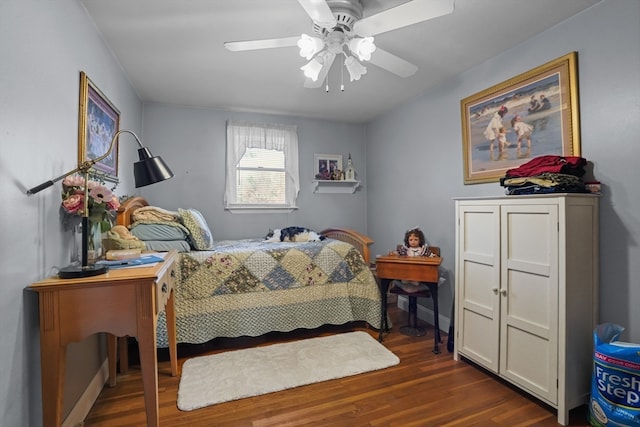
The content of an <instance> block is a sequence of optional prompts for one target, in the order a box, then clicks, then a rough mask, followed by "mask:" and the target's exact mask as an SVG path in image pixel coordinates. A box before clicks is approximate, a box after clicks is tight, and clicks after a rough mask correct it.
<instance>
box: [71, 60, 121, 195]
mask: <svg viewBox="0 0 640 427" xmlns="http://www.w3.org/2000/svg"><path fill="white" fill-rule="evenodd" d="M78 122H79V123H78V163H82V162H84V161H86V160H89V159H95V158H97V157H100V156H102V155H103V154H105V153H106V152H107V151H108V150H109V146H110V145H111V139H112V138H113V135H115V134H116V132H118V130H119V127H120V111H118V109H117V108H116V107H115V106H114V105H113V104H112V103H111V101H109V99H108V98H107V97H106V96H104V94H103V93H102V92H101V91H100V89H98V88H97V87H96V86H95V85H94V84H93V82H92V81H91V80H89V77H87V74H86V73H85V72H84V71H81V72H80V116H79V120H78ZM93 168H94V169H95V170H97V171H98V172H100V173H101V175H102V176H104V178H105V179H108V180H109V181H114V182H118V144H116V145H115V147H114V148H113V151H111V153H109V155H108V156H107V157H106V158H104V159H103V160H101V161H99V162H98V163H96V164H95V165H94V166H93Z"/></svg>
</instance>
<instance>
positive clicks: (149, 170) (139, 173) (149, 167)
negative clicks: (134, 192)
mask: <svg viewBox="0 0 640 427" xmlns="http://www.w3.org/2000/svg"><path fill="white" fill-rule="evenodd" d="M138 156H139V157H140V161H138V162H135V163H134V164H133V178H134V180H135V185H136V188H139V187H144V186H146V185H151V184H155V183H156V182H160V181H164V180H165V179H169V178H171V177H173V172H171V169H169V166H167V165H166V163H165V162H164V161H163V160H162V158H161V157H154V156H152V155H151V152H149V149H148V148H146V147H142V148H139V149H138Z"/></svg>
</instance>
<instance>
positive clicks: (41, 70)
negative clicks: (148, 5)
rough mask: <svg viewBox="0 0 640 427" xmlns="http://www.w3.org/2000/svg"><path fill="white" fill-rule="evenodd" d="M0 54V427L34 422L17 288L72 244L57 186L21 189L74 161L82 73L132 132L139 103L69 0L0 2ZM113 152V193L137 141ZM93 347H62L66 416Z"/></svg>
mask: <svg viewBox="0 0 640 427" xmlns="http://www.w3.org/2000/svg"><path fill="white" fill-rule="evenodd" d="M0 57H1V58H2V59H1V60H0V148H1V152H2V154H1V157H0V199H1V200H2V202H1V203H0V212H1V213H2V215H1V218H2V220H1V221H0V235H1V236H2V242H3V244H2V249H1V251H2V256H1V257H0V271H1V272H2V273H0V274H1V277H2V281H1V283H2V284H1V286H0V324H1V325H2V331H3V335H2V344H0V361H1V363H0V378H2V381H0V425H3V426H38V425H41V423H42V415H41V414H42V404H41V402H42V401H41V398H40V344H39V334H38V312H37V307H38V305H37V297H36V295H35V294H34V293H33V292H31V291H25V287H26V286H28V285H29V284H31V283H32V282H34V281H37V280H40V279H43V278H44V277H46V276H49V275H51V274H53V273H54V272H55V270H54V268H55V266H64V265H67V264H68V263H69V248H70V246H71V245H70V233H64V232H63V231H62V229H61V222H60V217H59V213H58V209H59V206H60V184H57V185H56V186H54V187H52V188H49V189H47V190H44V191H43V192H41V193H38V194H37V195H34V196H31V197H27V196H26V195H25V192H26V190H27V188H31V187H34V186H36V185H38V184H40V183H42V182H44V181H46V180H49V179H51V178H53V177H56V176H59V175H61V174H63V173H65V172H67V171H69V170H71V169H73V168H75V167H76V165H77V155H78V154H77V153H78V103H79V102H78V101H79V83H80V71H81V70H84V71H86V72H87V74H88V76H89V78H91V79H92V81H93V82H94V83H95V84H96V85H97V86H98V87H99V88H100V89H101V90H102V91H103V92H104V93H105V94H106V95H107V96H108V97H109V99H110V100H111V101H112V102H113V103H114V104H115V105H116V106H117V107H118V108H119V109H120V111H121V113H122V119H121V126H122V128H127V129H133V130H136V131H139V130H140V128H141V119H142V108H141V103H140V101H139V100H138V98H137V96H136V95H135V93H134V91H133V90H132V88H131V86H130V84H129V82H128V80H127V79H126V78H125V77H124V75H123V73H122V71H121V69H120V67H119V66H118V64H117V63H116V62H115V61H114V59H113V57H112V55H111V53H110V51H109V50H108V49H107V48H106V46H105V45H104V43H103V41H102V39H101V38H100V37H99V36H98V34H97V33H96V30H95V27H94V26H93V24H92V23H91V21H90V20H89V19H88V18H87V15H86V13H85V11H84V9H83V8H82V7H81V6H80V4H79V3H78V2H77V1H76V0H56V1H44V0H1V1H0ZM120 153H121V155H120V165H121V168H120V170H121V176H122V184H121V185H120V187H119V189H118V193H119V194H120V193H121V192H122V193H131V192H132V191H131V187H132V185H131V184H128V183H130V182H132V180H133V178H132V176H133V173H132V167H131V166H130V165H131V162H132V159H134V157H135V155H136V150H135V145H134V144H129V146H126V145H125V144H123V145H122V147H121V149H120ZM97 343H98V338H97V337H96V336H94V337H92V338H89V339H87V340H86V341H85V342H83V343H79V344H74V345H72V346H71V347H70V349H69V351H68V363H67V366H68V369H67V375H66V379H65V405H64V407H65V412H67V411H68V410H69V408H71V407H72V405H73V404H74V403H75V401H76V400H77V399H78V396H79V395H80V394H81V393H82V392H83V391H84V390H85V388H86V386H87V383H88V381H89V380H90V379H91V378H92V377H93V376H94V375H95V373H96V371H97V369H98V366H100V365H101V364H102V362H103V360H104V355H103V354H100V353H101V351H100V348H99V346H98V344H97Z"/></svg>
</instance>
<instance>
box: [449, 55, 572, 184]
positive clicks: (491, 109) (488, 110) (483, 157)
mask: <svg viewBox="0 0 640 427" xmlns="http://www.w3.org/2000/svg"><path fill="white" fill-rule="evenodd" d="M460 109H461V113H462V152H463V157H464V183H465V184H478V183H483V182H494V181H499V179H500V178H501V177H504V175H505V172H506V171H507V170H508V169H512V168H516V167H518V166H520V165H521V164H523V163H526V162H528V161H529V160H531V159H532V158H534V157H538V156H542V155H559V156H579V155H580V124H579V114H578V76H577V53H576V52H571V53H569V54H567V55H564V56H562V57H560V58H557V59H555V60H553V61H550V62H548V63H546V64H543V65H540V66H539V67H536V68H534V69H533V70H530V71H527V72H525V73H523V74H520V75H518V76H516V77H513V78H511V79H509V80H507V81H505V82H502V83H500V84H497V85H495V86H492V87H490V88H488V89H485V90H483V91H482V92H479V93H476V94H474V95H471V96H469V97H467V98H465V99H463V100H462V101H460Z"/></svg>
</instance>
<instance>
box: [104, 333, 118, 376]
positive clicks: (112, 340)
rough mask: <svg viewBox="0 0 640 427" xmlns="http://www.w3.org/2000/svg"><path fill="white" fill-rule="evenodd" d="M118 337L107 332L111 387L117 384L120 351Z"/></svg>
mask: <svg viewBox="0 0 640 427" xmlns="http://www.w3.org/2000/svg"><path fill="white" fill-rule="evenodd" d="M117 349H118V337H116V336H115V335H113V334H107V360H108V361H109V387H115V386H116V365H117V361H116V359H117V358H116V352H117V351H118V350H117Z"/></svg>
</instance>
